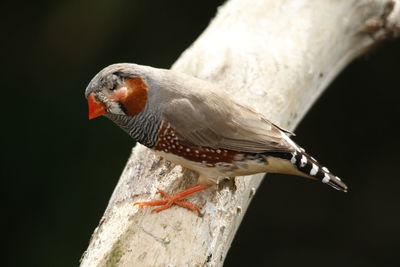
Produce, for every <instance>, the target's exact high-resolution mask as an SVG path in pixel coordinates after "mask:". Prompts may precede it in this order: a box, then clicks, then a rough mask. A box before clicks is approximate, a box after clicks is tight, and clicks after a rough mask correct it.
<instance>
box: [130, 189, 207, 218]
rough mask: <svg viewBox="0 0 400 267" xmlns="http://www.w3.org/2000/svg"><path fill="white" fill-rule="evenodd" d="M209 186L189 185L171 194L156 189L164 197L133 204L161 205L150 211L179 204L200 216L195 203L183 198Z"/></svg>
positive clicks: (157, 210)
mask: <svg viewBox="0 0 400 267" xmlns="http://www.w3.org/2000/svg"><path fill="white" fill-rule="evenodd" d="M209 187H210V186H209V185H200V184H198V185H195V186H192V187H189V188H188V189H186V190H183V191H180V192H178V193H175V194H173V195H168V194H167V193H165V192H164V191H163V190H161V189H158V192H159V193H160V194H161V195H162V196H163V197H164V199H161V200H153V201H144V202H135V203H134V204H133V205H139V206H141V207H147V206H161V207H159V208H155V209H153V210H152V212H159V211H162V210H166V209H169V208H170V207H171V206H172V204H175V205H178V206H181V207H182V208H186V209H189V210H192V211H195V212H196V213H197V215H198V216H200V209H199V208H198V207H197V206H196V205H195V204H193V203H192V202H189V201H187V200H185V199H184V198H185V197H187V196H189V195H191V194H194V193H197V192H199V191H202V190H205V189H207V188H209Z"/></svg>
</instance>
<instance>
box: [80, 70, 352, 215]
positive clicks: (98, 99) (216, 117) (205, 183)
mask: <svg viewBox="0 0 400 267" xmlns="http://www.w3.org/2000/svg"><path fill="white" fill-rule="evenodd" d="M85 96H86V98H87V99H88V104H89V119H93V118H96V117H98V116H100V115H104V116H106V117H107V118H109V119H111V120H112V121H113V122H114V123H115V124H117V125H118V126H119V127H121V128H122V129H123V130H125V131H126V132H127V133H128V134H129V135H130V136H131V137H132V138H133V139H135V140H136V141H137V142H139V143H141V144H142V145H145V146H146V147H148V148H150V149H151V150H153V151H154V152H155V153H156V154H158V155H160V156H162V157H164V158H166V159H168V160H170V161H172V162H174V163H177V164H180V165H182V166H184V167H186V168H188V169H191V170H194V171H196V172H198V173H199V184H198V185H196V186H193V187H191V188H188V189H186V190H184V191H181V192H178V193H176V194H173V195H168V194H166V193H165V192H164V191H162V190H159V192H160V193H161V194H162V195H163V197H164V199H162V200H155V201H148V202H138V203H136V204H138V205H140V206H161V207H159V208H156V209H154V210H153V211H160V210H164V209H167V208H169V207H171V205H172V204H176V205H179V206H182V207H185V208H188V209H190V210H194V211H196V212H198V213H199V209H198V208H197V207H196V206H195V205H194V204H192V203H190V202H188V201H186V200H185V199H184V198H185V197H186V196H188V195H190V194H193V193H196V192H198V191H201V190H204V189H207V188H208V187H209V186H210V185H212V184H214V183H217V182H218V181H219V180H220V179H223V178H225V177H234V176H242V175H250V174H255V173H264V172H271V173H284V174H293V175H298V176H303V177H307V178H313V179H316V180H320V181H322V182H323V183H326V184H328V185H330V186H332V187H333V188H335V189H338V190H341V191H346V190H347V186H346V185H345V184H344V183H343V182H342V181H341V180H340V179H339V178H338V177H337V176H335V175H333V174H332V173H331V172H329V170H328V169H327V168H326V167H322V166H321V165H320V164H319V163H318V162H317V161H316V160H315V159H314V158H313V157H311V156H309V155H308V154H306V153H305V151H304V149H302V148H301V147H299V146H298V145H297V144H295V143H294V142H293V141H292V140H291V139H290V137H289V136H290V135H291V133H290V132H289V131H286V130H284V129H282V128H280V127H279V126H277V125H275V124H274V123H272V122H270V121H269V120H267V119H266V118H265V117H264V116H263V115H262V114H260V113H258V112H256V111H254V110H252V109H251V108H249V107H247V106H245V105H242V104H240V103H238V102H237V101H235V100H234V99H233V98H232V97H231V96H230V95H229V94H228V93H227V92H225V91H224V90H222V89H220V88H218V87H216V86H214V85H213V84H210V83H208V82H206V81H203V80H200V79H197V78H194V77H191V76H189V75H185V74H182V73H179V72H175V71H171V70H164V69H157V68H151V67H147V66H141V65H136V64H127V63H124V64H114V65H111V66H108V67H106V68H105V69H103V70H101V71H100V72H99V73H98V74H97V75H96V76H95V77H94V78H93V79H92V81H91V82H90V83H89V85H88V87H87V88H86V92H85Z"/></svg>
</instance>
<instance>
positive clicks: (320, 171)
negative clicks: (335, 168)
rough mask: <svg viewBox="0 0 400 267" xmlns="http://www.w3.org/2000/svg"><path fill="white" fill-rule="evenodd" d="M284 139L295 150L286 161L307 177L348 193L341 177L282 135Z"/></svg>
mask: <svg viewBox="0 0 400 267" xmlns="http://www.w3.org/2000/svg"><path fill="white" fill-rule="evenodd" d="M282 137H283V138H284V139H285V140H286V141H287V142H288V144H289V145H291V146H292V147H293V148H294V149H295V151H294V152H292V153H290V154H287V156H286V157H287V158H286V159H288V160H290V162H291V163H292V164H293V165H294V166H296V167H297V169H298V170H299V171H300V172H302V173H304V174H305V175H306V176H307V177H310V178H315V179H317V180H320V181H321V182H323V183H325V184H328V185H330V186H332V187H333V188H335V189H337V190H340V191H343V192H347V185H346V184H345V183H343V182H342V180H340V178H339V177H337V176H335V175H334V174H332V173H331V172H330V171H329V170H328V168H326V167H324V166H322V165H321V164H319V163H318V162H317V160H316V159H314V158H313V157H311V156H310V155H308V154H307V153H306V152H305V150H304V149H303V148H301V147H300V146H298V145H297V144H296V143H295V142H293V141H292V140H291V139H290V138H289V137H288V136H286V135H285V134H282ZM289 155H290V156H289ZM289 157H290V158H289Z"/></svg>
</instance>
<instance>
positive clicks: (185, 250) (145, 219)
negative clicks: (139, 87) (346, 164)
mask: <svg viewBox="0 0 400 267" xmlns="http://www.w3.org/2000/svg"><path fill="white" fill-rule="evenodd" d="M249 3H250V2H249V1H248V0H231V1H228V2H227V3H226V4H224V6H222V7H220V8H219V9H218V13H217V15H216V17H215V18H214V19H213V21H212V22H211V24H210V25H209V27H208V28H207V29H206V30H205V32H204V33H203V34H202V35H201V36H200V37H199V38H198V40H196V41H195V43H194V44H193V45H192V46H191V47H189V48H188V49H187V50H186V51H185V52H184V53H183V54H182V56H181V57H180V58H179V59H178V60H177V62H176V63H175V64H174V65H173V67H172V69H174V70H176V71H181V72H185V73H187V74H190V75H193V76H196V77H199V78H201V79H205V80H208V81H211V82H213V83H215V84H218V85H219V86H221V87H222V88H223V89H225V90H227V91H228V92H229V93H230V94H232V95H233V96H234V97H236V98H237V100H238V101H240V102H242V103H245V104H247V105H250V106H251V107H253V108H254V109H257V110H258V111H259V112H261V113H263V114H265V115H266V117H267V118H269V119H270V120H272V121H273V122H275V123H277V124H278V125H280V126H282V127H284V128H287V129H289V130H293V129H294V128H295V127H296V125H297V124H298V123H299V121H300V120H301V118H302V117H303V116H304V115H305V114H306V112H307V110H308V109H309V108H310V107H311V105H312V104H313V103H314V101H315V100H316V99H317V98H318V97H319V95H320V94H321V93H322V92H323V90H324V89H325V88H326V87H327V86H328V84H329V83H330V82H331V81H332V80H333V79H334V77H335V76H336V75H338V73H339V72H340V71H341V70H342V69H343V68H344V67H345V66H346V65H347V64H348V63H349V62H350V61H352V60H353V59H354V58H355V57H357V56H359V55H361V54H362V53H365V52H366V51H368V50H369V49H370V48H372V47H373V46H375V45H376V44H377V43H379V42H380V41H382V40H384V39H387V38H389V37H394V36H397V35H399V33H400V4H399V1H398V0H370V1H358V0H339V1H328V0H321V1H307V0H295V1H294V0H281V1H275V0H254V1H251V4H249ZM110 127H111V126H110ZM321 134H323V133H321ZM262 176H263V175H254V176H246V177H237V178H236V179H235V182H234V184H229V183H227V184H221V185H219V186H218V188H215V189H211V190H206V191H205V192H201V193H199V194H196V196H195V197H194V198H191V199H190V200H192V201H193V202H195V203H196V204H198V205H199V206H200V207H202V213H203V214H204V216H203V217H198V216H196V214H195V213H193V212H190V211H188V210H186V209H182V208H177V207H173V208H171V209H169V210H166V211H163V212H160V213H157V214H153V213H151V212H150V210H151V209H149V208H145V209H143V208H139V207H137V206H136V207H134V206H133V205H132V203H134V202H135V201H147V200H150V199H156V198H158V197H159V196H158V195H157V188H162V189H164V190H165V191H167V192H177V191H179V190H182V189H184V188H187V187H189V186H191V185H194V184H195V183H196V179H197V177H196V174H194V173H192V172H190V171H188V170H184V169H182V168H181V167H180V166H175V165H173V164H172V163H170V162H167V161H165V160H163V159H161V158H159V157H156V156H154V155H153V154H152V152H151V151H149V150H148V149H146V148H145V147H143V146H141V145H137V146H136V147H135V148H134V149H133V150H132V155H131V157H130V159H129V160H128V162H127V165H126V167H125V170H124V171H123V174H122V176H121V178H120V180H119V182H118V185H117V187H116V188H115V191H114V193H113V195H112V197H111V199H110V202H109V205H108V207H107V209H106V211H105V213H104V215H103V218H102V219H101V221H100V224H99V226H98V227H97V228H96V229H95V231H94V233H93V236H92V238H91V240H90V244H89V247H88V249H87V251H86V252H85V254H84V255H83V258H82V262H81V266H116V265H117V266H222V264H223V261H224V259H225V256H226V254H227V252H228V249H229V247H230V244H231V242H232V240H233V238H234V236H235V233H236V230H237V228H238V226H239V225H240V222H241V220H242V218H243V216H244V214H245V212H246V209H247V207H248V205H249V203H250V201H251V199H252V197H253V196H254V194H255V192H256V190H257V188H258V186H259V184H260V182H261V179H262Z"/></svg>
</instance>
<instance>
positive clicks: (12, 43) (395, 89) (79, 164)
mask: <svg viewBox="0 0 400 267" xmlns="http://www.w3.org/2000/svg"><path fill="white" fill-rule="evenodd" d="M222 2H223V1H222V0H220V1H215V0H208V1H205V0H203V1H177V0H170V1H162V0H158V1H155V0H153V1H145V0H137V1H132V0H129V1H128V0H115V1H104V0H87V1H81V0H72V1H30V2H17V1H15V2H14V3H8V4H5V3H3V4H2V6H3V8H2V11H3V12H2V13H3V14H2V18H1V20H3V23H1V25H2V28H3V29H2V42H1V46H2V51H3V52H2V54H3V55H2V58H3V60H2V61H1V62H2V71H1V73H2V75H3V77H2V79H1V82H2V93H3V98H2V99H3V100H2V108H3V116H2V120H3V123H2V125H3V126H2V131H1V133H2V136H3V138H2V141H3V142H2V147H3V153H2V160H1V177H2V181H3V186H2V188H3V190H2V191H3V194H2V197H3V198H4V200H3V202H2V203H3V205H4V206H3V208H4V209H5V212H2V214H3V218H2V223H3V230H5V232H4V233H3V237H5V238H4V239H3V245H5V246H6V249H3V252H5V253H4V255H3V257H2V265H3V266H76V265H78V261H79V258H80V256H81V254H82V253H83V252H84V250H85V249H86V247H87V245H88V241H89V238H90V235H91V233H92V232H93V230H94V228H95V227H96V226H97V224H98V221H99V219H100V218H101V215H102V213H103V211H104V209H105V207H106V205H107V202H108V199H109V197H110V195H111V193H112V191H113V188H114V187H115V185H116V183H117V180H118V178H119V175H120V173H121V171H122V169H123V167H124V165H125V163H126V160H127V158H128V156H129V153H130V150H131V147H132V145H133V141H132V140H131V139H130V138H129V137H128V136H127V135H126V134H125V133H124V132H123V131H121V130H120V129H118V128H117V127H115V126H114V125H112V124H111V123H110V122H109V121H107V120H106V119H96V120H93V121H90V122H89V121H88V119H87V105H86V101H85V99H84V96H83V92H84V89H85V87H86V85H87V83H88V82H89V80H90V79H91V78H92V77H93V76H94V74H96V73H97V72H98V71H99V70H100V69H101V68H103V67H105V66H107V65H109V64H111V63H116V62H135V63H140V64H145V65H152V66H156V67H164V68H169V67H170V66H171V64H172V63H173V62H174V61H175V60H176V59H177V58H178V57H179V55H180V54H181V53H182V52H183V51H184V49H185V48H187V47H188V46H189V45H190V44H191V43H192V42H193V41H194V40H195V39H196V37H197V36H198V35H199V34H200V33H201V32H202V31H203V30H204V29H205V27H206V26H207V25H208V22H209V21H210V19H211V18H212V17H213V16H214V14H215V13H216V8H217V7H218V6H219V5H220V4H221V3H222ZM399 70H400V41H399V40H397V41H391V42H387V43H385V44H383V45H381V47H380V48H378V49H377V50H375V51H372V52H370V53H369V54H368V55H366V56H363V57H362V58H359V59H358V60H356V61H355V62H354V63H352V64H351V65H350V66H349V67H348V68H347V69H346V70H345V71H344V72H343V73H342V74H340V76H339V77H338V78H337V79H336V80H335V82H334V83H333V84H332V85H331V86H330V87H329V88H328V90H327V91H326V92H325V94H324V95H323V96H322V97H321V98H320V99H319V101H318V102H317V103H316V104H315V105H314V107H313V108H312V109H311V110H310V112H309V113H308V115H307V116H306V117H305V118H304V120H303V121H302V123H301V124H300V126H299V127H298V129H297V130H296V133H297V137H296V138H295V140H296V141H297V142H298V143H299V144H301V145H303V146H304V147H305V148H306V149H307V151H308V152H309V153H310V154H312V155H314V156H315V157H316V158H318V159H319V160H320V162H321V163H324V164H326V165H327V166H328V167H329V169H331V170H333V171H334V172H335V173H336V174H338V175H339V176H340V177H342V178H343V179H344V180H345V181H346V182H347V183H348V185H349V186H350V192H349V193H347V194H343V193H340V192H337V191H335V190H332V189H331V188H328V186H324V185H322V184H321V183H317V182H312V181H308V180H306V179H300V178H297V177H291V176H283V175H269V176H268V179H266V180H265V181H264V182H263V185H262V186H261V187H260V189H259V191H258V193H257V194H256V197H255V198H254V200H253V203H252V205H251V207H250V209H249V211H248V213H247V215H246V217H245V219H244V221H243V224H242V225H241V227H240V229H239V232H238V235H237V237H236V239H235V240H234V242H233V245H232V248H231V250H230V252H229V254H228V257H227V259H226V262H225V265H226V266H244V264H246V266H269V267H273V266H294V265H296V266H308V267H312V266H399V262H400V261H399V254H398V253H399V251H400V194H399V192H400V189H399V188H400V177H399V174H398V167H399V165H400V163H399V159H400V157H399V153H400V152H399V151H400V141H399V137H398V132H399V127H398V122H399V118H398V116H399V111H398V110H399V102H398V101H399V86H400V72H399Z"/></svg>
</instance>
